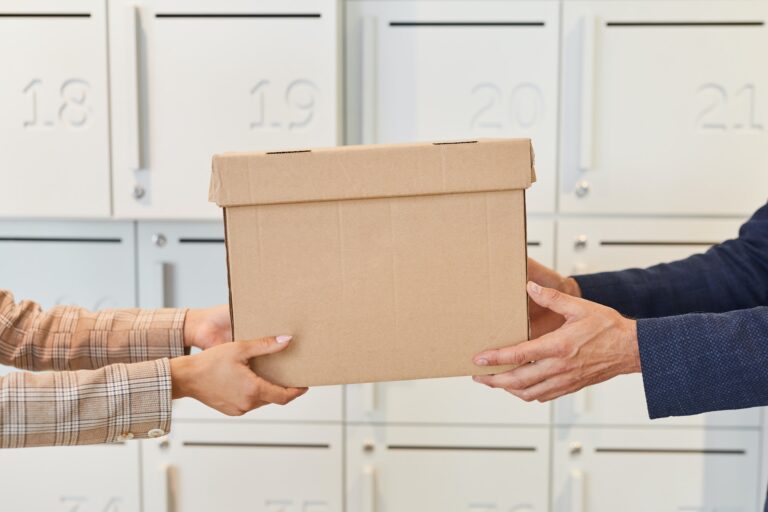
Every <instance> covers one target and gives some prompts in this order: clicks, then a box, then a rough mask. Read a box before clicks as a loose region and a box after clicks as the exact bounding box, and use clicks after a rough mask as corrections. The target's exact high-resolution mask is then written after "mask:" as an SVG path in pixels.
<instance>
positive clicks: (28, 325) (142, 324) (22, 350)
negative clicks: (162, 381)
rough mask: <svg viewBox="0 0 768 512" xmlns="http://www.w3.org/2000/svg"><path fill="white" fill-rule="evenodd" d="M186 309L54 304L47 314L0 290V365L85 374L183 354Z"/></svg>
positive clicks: (32, 303) (35, 305)
mask: <svg viewBox="0 0 768 512" xmlns="http://www.w3.org/2000/svg"><path fill="white" fill-rule="evenodd" d="M185 315H186V310H184V309H154V310H150V309H107V310H103V311H99V312H91V311H88V310H85V309H83V308H79V307H75V306H58V307H55V308H52V309H50V310H48V311H46V312H43V311H42V310H41V309H40V306H39V305H37V304H35V303H34V302H31V301H21V302H19V303H18V304H17V303H15V302H14V299H13V295H12V294H11V293H10V292H8V291H4V290H0V364H4V365H8V366H15V367H16V368H22V369H25V370H33V371H37V370H84V369H93V368H101V367H102V366H106V365H109V364H113V363H135V362H140V361H150V360H154V359H160V358H163V357H176V356H180V355H183V354H184V318H185Z"/></svg>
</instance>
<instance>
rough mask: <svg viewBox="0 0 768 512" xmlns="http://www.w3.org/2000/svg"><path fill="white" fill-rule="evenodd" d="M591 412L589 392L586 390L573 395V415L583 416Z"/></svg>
mask: <svg viewBox="0 0 768 512" xmlns="http://www.w3.org/2000/svg"><path fill="white" fill-rule="evenodd" d="M588 411H589V390H588V389H586V388H584V389H582V390H581V391H579V392H578V393H574V395H573V413H574V415H576V416H582V415H584V414H586V413H587V412H588Z"/></svg>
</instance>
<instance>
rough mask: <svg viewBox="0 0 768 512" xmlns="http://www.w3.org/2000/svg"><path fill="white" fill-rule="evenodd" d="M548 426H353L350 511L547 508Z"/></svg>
mask: <svg viewBox="0 0 768 512" xmlns="http://www.w3.org/2000/svg"><path fill="white" fill-rule="evenodd" d="M548 443H549V429H548V428H540V429H531V428H509V429H499V428H455V427H425V426H422V427H368V426H351V427H348V429H347V487H346V492H347V510H349V511H350V512H353V511H354V512H358V511H366V512H367V511H376V512H400V511H404V510H419V511H424V512H467V511H471V512H491V511H493V512H496V511H502V510H503V511H515V512H529V511H530V512H544V511H546V510H547V490H548V480H549V477H548V474H549V446H548Z"/></svg>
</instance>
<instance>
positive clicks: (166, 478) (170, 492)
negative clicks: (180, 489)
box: [160, 464, 176, 512]
mask: <svg viewBox="0 0 768 512" xmlns="http://www.w3.org/2000/svg"><path fill="white" fill-rule="evenodd" d="M160 470H161V471H162V473H163V506H164V507H165V512H176V468H174V466H173V465H172V464H163V465H162V466H160Z"/></svg>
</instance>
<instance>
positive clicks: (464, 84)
mask: <svg viewBox="0 0 768 512" xmlns="http://www.w3.org/2000/svg"><path fill="white" fill-rule="evenodd" d="M346 30H347V32H346V33H347V45H346V50H347V90H346V97H347V130H346V132H347V142H348V143H350V144H359V143H366V144H368V143H392V142H403V141H416V140H456V139H467V138H478V137H529V138H532V139H533V144H534V149H535V151H536V174H537V178H538V181H537V182H536V183H535V184H534V185H533V187H532V189H531V192H530V194H529V198H528V199H529V201H528V208H529V211H533V212H552V211H554V208H555V156H556V152H557V149H556V148H557V142H556V139H557V112H558V93H557V84H558V72H557V63H558V34H559V4H558V2H556V1H549V0H547V1H512V2H498V1H479V0H471V1H468V0H464V1H454V0H451V1H431V0H429V1H423V0H422V1H389V0H386V1H382V0H379V1H350V2H348V3H347V29H346Z"/></svg>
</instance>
